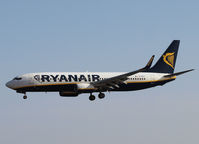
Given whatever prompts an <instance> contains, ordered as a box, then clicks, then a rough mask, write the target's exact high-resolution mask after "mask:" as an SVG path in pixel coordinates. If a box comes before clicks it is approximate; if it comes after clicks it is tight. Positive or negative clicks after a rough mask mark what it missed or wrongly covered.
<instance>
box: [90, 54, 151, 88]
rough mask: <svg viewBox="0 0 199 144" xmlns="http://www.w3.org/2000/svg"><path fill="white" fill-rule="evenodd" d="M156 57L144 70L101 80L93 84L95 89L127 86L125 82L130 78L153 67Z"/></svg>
mask: <svg viewBox="0 0 199 144" xmlns="http://www.w3.org/2000/svg"><path fill="white" fill-rule="evenodd" d="M154 57H155V56H154V55H153V56H152V57H151V59H150V60H149V62H148V63H147V65H146V66H145V67H144V68H141V69H139V70H136V71H132V72H129V73H125V74H122V75H118V76H115V77H111V78H108V79H104V80H101V81H97V82H92V83H91V84H92V85H93V86H94V87H95V88H98V89H100V90H109V89H114V88H119V84H126V82H125V81H126V80H127V79H128V77H129V76H131V75H134V74H137V73H139V72H143V71H146V70H148V69H149V68H150V67H151V65H152V62H153V59H154Z"/></svg>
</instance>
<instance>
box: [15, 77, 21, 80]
mask: <svg viewBox="0 0 199 144" xmlns="http://www.w3.org/2000/svg"><path fill="white" fill-rule="evenodd" d="M21 79H22V78H21V77H15V78H14V79H13V80H21Z"/></svg>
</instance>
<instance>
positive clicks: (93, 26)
mask: <svg viewBox="0 0 199 144" xmlns="http://www.w3.org/2000/svg"><path fill="white" fill-rule="evenodd" d="M198 7H199V2H198V1H191V0H190V1H186V0H166V1H162V0H150V1H147V0H145V1H142V0H98V1H96V0H71V1H67V0H65V1H63V0H56V1H55V0H54V1H53V0H34V1H31V0H30V1H27V0H17V1H16V0H1V1H0V50H1V52H0V66H1V72H0V74H1V75H0V143H2V144H36V143H37V144H40V143H41V144H45V143H47V144H55V143H59V144H66V143H68V144H79V143H81V144H106V143H113V144H121V143H125V144H132V143H136V144H146V143H147V144H168V143H169V144H178V143H180V144H187V143H191V144H198V143H199V135H198V134H199V123H198V122H199V95H198V88H199V87H198V70H197V69H198V67H199V64H198V53H199V49H198V45H199V44H198V42H199V16H198V14H199V8H198ZM174 39H179V40H181V45H180V50H179V53H178V59H177V64H176V72H177V71H182V70H186V69H190V68H195V69H196V70H195V71H194V72H191V73H188V74H186V75H183V76H180V77H178V79H177V80H176V81H174V82H172V83H168V84H167V85H165V86H163V87H156V88H152V89H147V90H143V91H134V92H118V93H115V92H113V93H107V95H106V98H105V99H103V100H98V99H97V100H96V101H94V102H90V101H89V100H88V94H82V95H80V96H79V97H77V98H63V97H60V96H59V94H58V93H47V94H46V93H28V99H27V100H23V99H22V96H23V95H21V94H17V93H16V92H15V91H13V90H10V89H8V88H6V87H5V83H6V82H7V81H9V80H11V79H12V78H13V77H15V76H16V75H20V74H24V73H29V72H46V71H47V72H50V71H63V72H64V71H69V72H72V71H80V72H84V71H100V72H103V71H110V72H114V71H119V72H121V71H132V70H136V69H138V68H141V67H142V66H144V65H145V64H146V62H147V61H148V59H149V58H150V57H151V56H152V55H153V54H155V55H156V58H155V62H156V60H157V59H158V58H159V56H160V55H161V54H162V53H163V52H164V50H165V49H166V48H167V47H168V45H169V44H170V43H171V41H172V40H174Z"/></svg>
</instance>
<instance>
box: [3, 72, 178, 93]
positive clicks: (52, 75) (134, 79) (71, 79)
mask: <svg viewBox="0 0 199 144" xmlns="http://www.w3.org/2000/svg"><path fill="white" fill-rule="evenodd" d="M123 73H125V72H44V73H29V74H24V75H21V76H18V77H16V78H15V79H13V80H11V81H9V82H8V83H7V84H6V85H7V86H8V87H10V88H12V89H14V90H18V89H19V90H20V89H24V88H29V87H41V86H61V85H69V84H77V85H78V88H79V90H90V89H93V87H92V85H90V83H92V82H95V81H100V80H104V79H108V78H110V77H114V76H117V75H121V74H123ZM165 75H168V74H166V73H149V72H139V73H137V74H135V75H132V76H129V77H128V79H127V80H126V81H125V83H126V84H137V83H139V84H141V83H142V84H145V83H155V82H163V81H167V80H171V78H169V79H168V78H164V76H165ZM17 78H18V79H17ZM172 79H175V78H172ZM127 86H128V85H127ZM129 86H131V85H129ZM124 90H125V89H124ZM41 91H42V90H41ZM43 91H51V90H48V89H46V90H45V89H44V90H43ZM57 91H59V90H57Z"/></svg>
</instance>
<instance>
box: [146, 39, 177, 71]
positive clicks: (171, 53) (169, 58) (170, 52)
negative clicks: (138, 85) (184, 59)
mask: <svg viewBox="0 0 199 144" xmlns="http://www.w3.org/2000/svg"><path fill="white" fill-rule="evenodd" d="M179 45H180V40H174V41H173V42H172V43H171V44H170V45H169V47H168V48H167V50H166V51H165V52H164V54H163V55H162V56H161V57H160V59H159V60H158V61H157V63H156V64H155V65H154V66H153V67H152V68H151V69H149V70H148V72H158V73H173V72H174V69H175V64H176V59H177V54H178V48H179Z"/></svg>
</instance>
